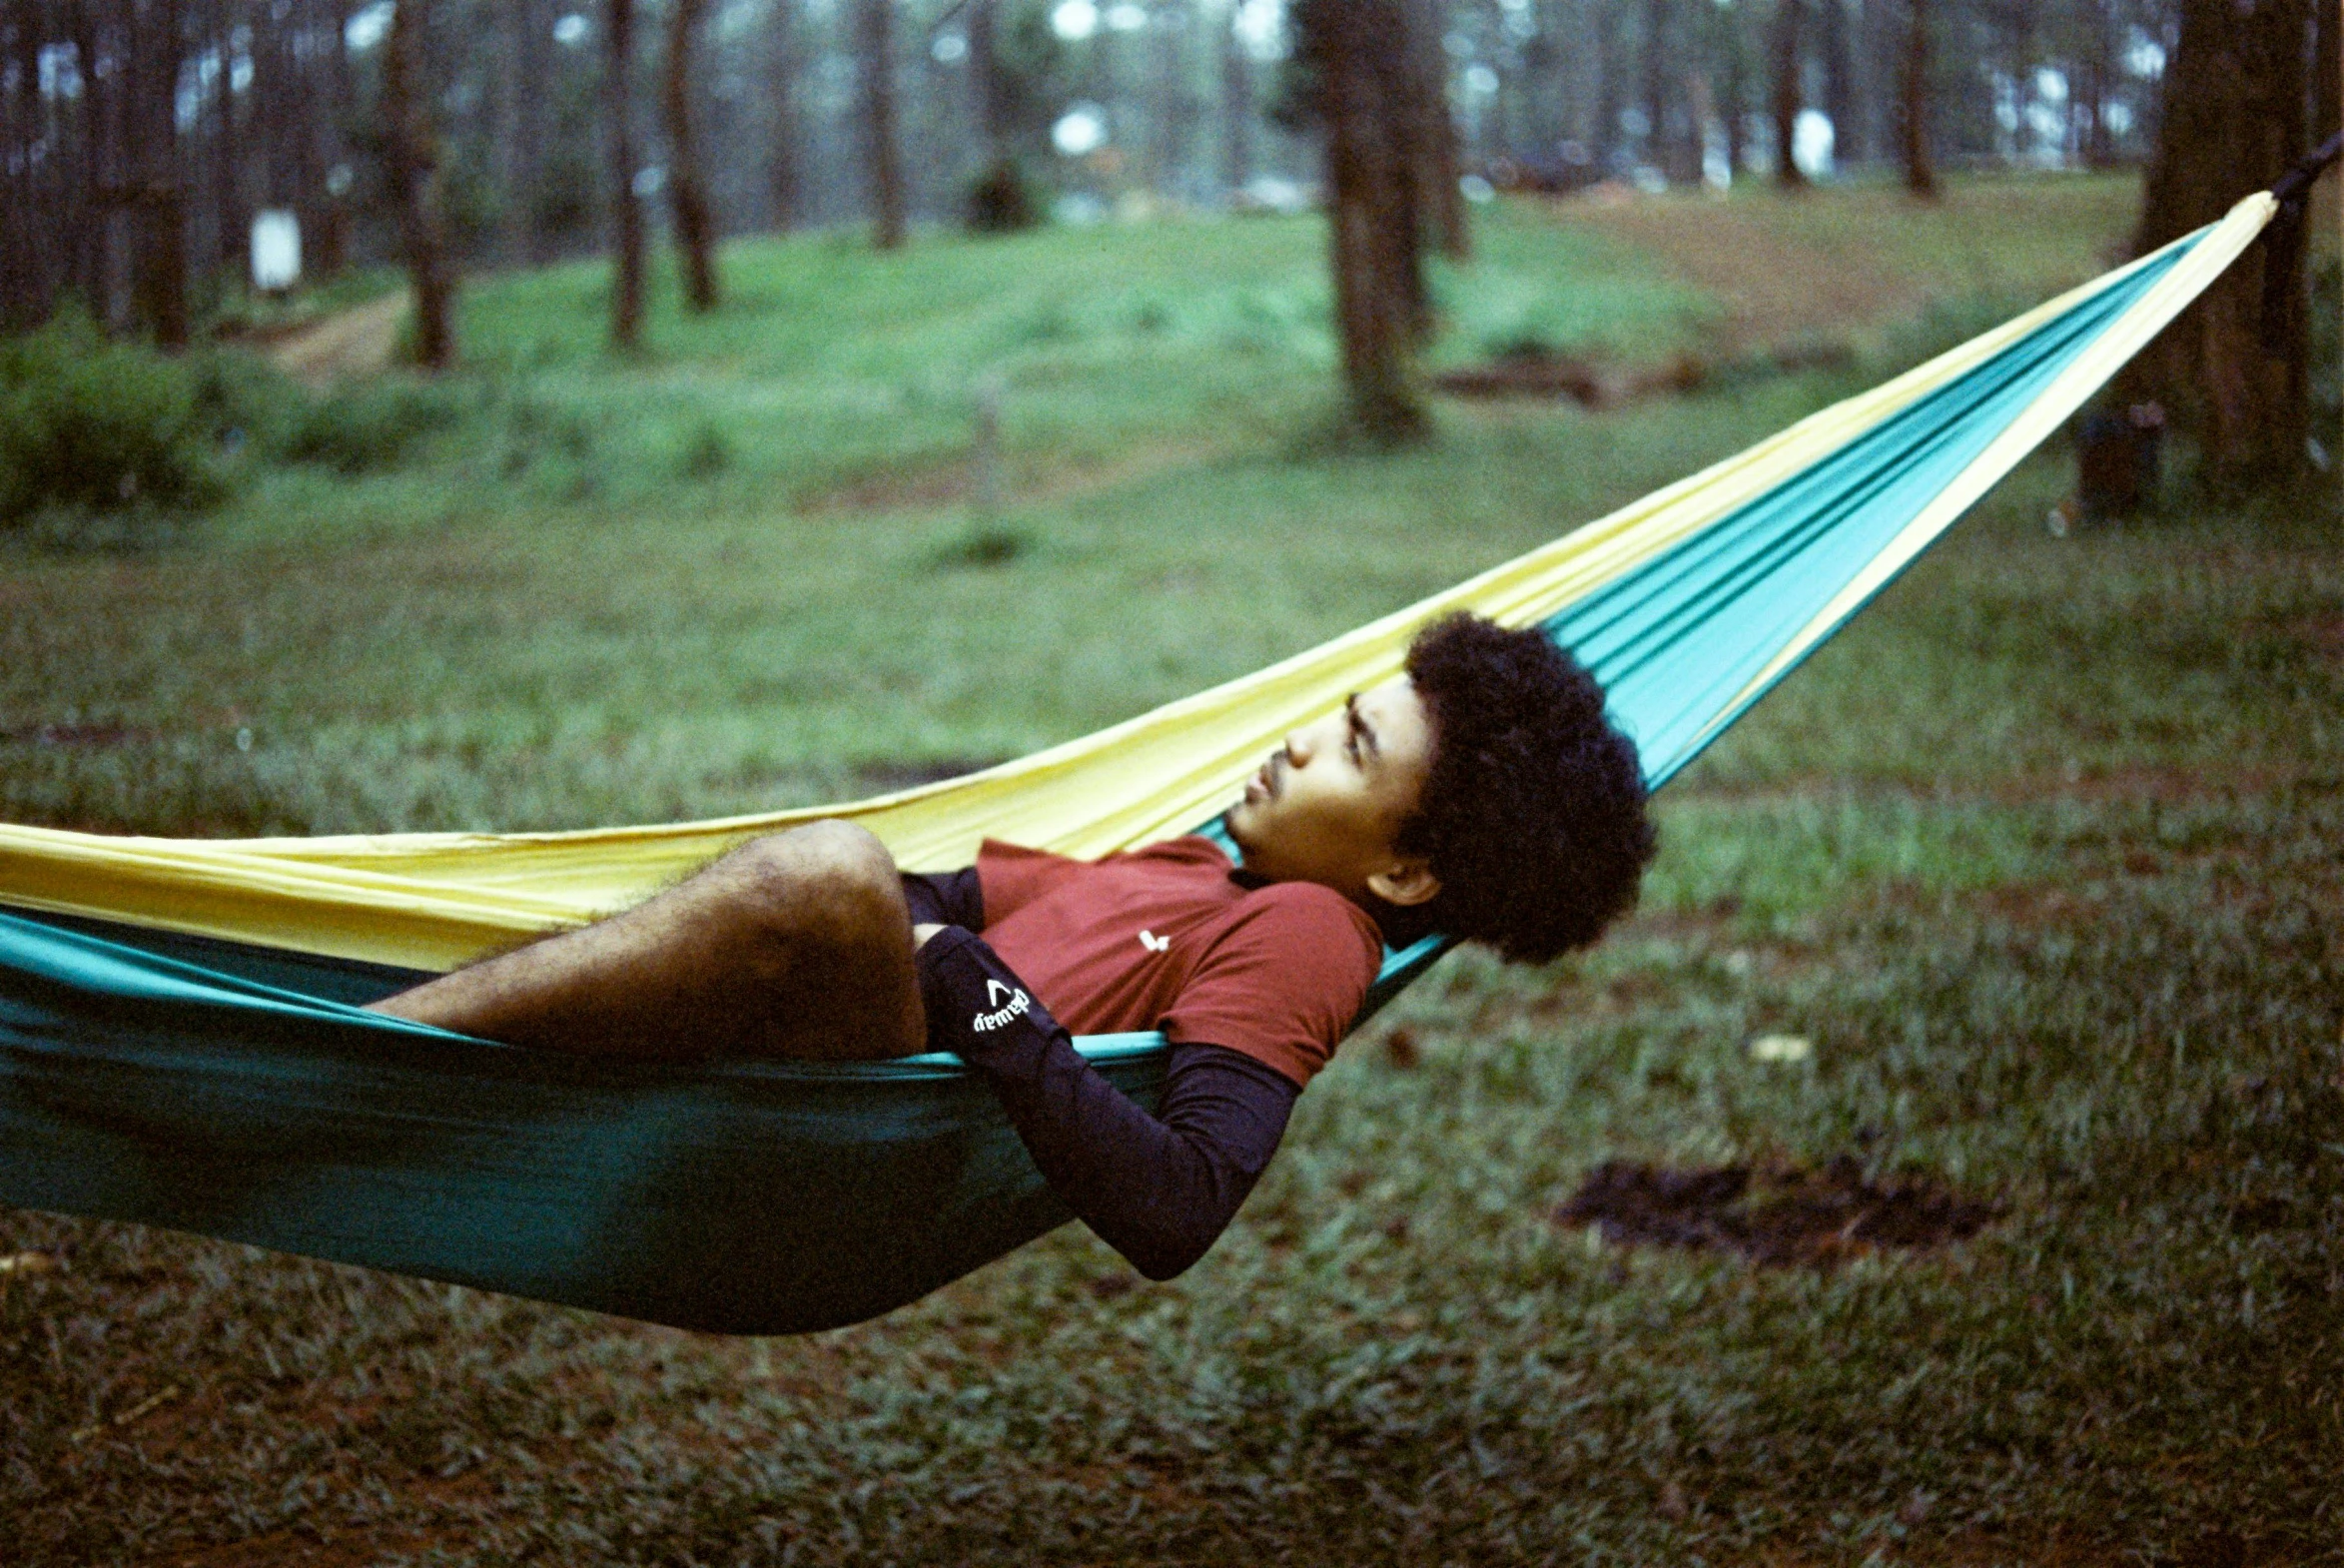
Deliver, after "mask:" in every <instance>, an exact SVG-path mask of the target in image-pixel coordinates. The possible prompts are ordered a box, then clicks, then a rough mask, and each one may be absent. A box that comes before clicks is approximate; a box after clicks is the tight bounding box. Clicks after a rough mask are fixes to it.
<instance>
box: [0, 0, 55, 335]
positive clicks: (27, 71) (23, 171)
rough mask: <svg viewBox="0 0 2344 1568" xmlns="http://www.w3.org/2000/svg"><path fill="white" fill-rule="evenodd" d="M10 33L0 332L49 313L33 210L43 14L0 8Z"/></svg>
mask: <svg viewBox="0 0 2344 1568" xmlns="http://www.w3.org/2000/svg"><path fill="white" fill-rule="evenodd" d="M0 26H4V27H5V28H6V29H7V33H8V57H9V58H10V60H11V61H12V63H13V64H14V65H15V67H16V80H15V84H14V86H13V88H12V89H11V90H10V92H9V94H8V98H7V103H6V107H5V114H4V115H0V159H4V160H5V167H0V202H5V203H6V204H7V211H6V212H0V332H20V331H22V330H24V329H25V328H28V327H31V326H33V325H34V324H35V323H37V322H38V321H40V320H41V319H42V318H43V317H45V316H47V315H48V314H49V275H50V267H49V258H48V257H47V256H46V255H45V254H44V248H43V246H42V244H41V240H40V237H39V236H38V234H37V233H36V230H35V225H34V224H33V223H32V222H31V221H30V220H31V217H32V215H33V214H34V213H36V212H39V211H41V210H42V209H43V208H44V207H45V206H46V202H45V200H44V197H45V194H46V193H45V192H44V190H43V186H44V185H46V183H47V182H46V181H45V180H44V179H43V178H42V174H43V171H42V168H41V165H40V164H39V163H38V162H37V161H36V160H35V158H34V156H33V148H34V147H35V146H36V145H37V144H38V143H39V142H41V141H42V140H43V137H44V134H45V132H46V130H47V126H46V124H45V118H46V117H45V114H44V108H43V104H42V99H41V46H42V44H43V43H45V42H46V41H47V40H46V39H45V38H44V37H43V19H42V13H41V12H40V10H39V9H38V8H37V7H36V6H35V5H34V4H33V3H32V0H16V3H15V4H14V5H11V6H9V7H8V8H7V9H6V10H5V11H0Z"/></svg>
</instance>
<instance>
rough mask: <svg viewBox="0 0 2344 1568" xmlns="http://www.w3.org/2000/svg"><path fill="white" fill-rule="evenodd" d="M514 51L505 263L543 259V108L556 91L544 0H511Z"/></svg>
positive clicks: (508, 79) (505, 163)
mask: <svg viewBox="0 0 2344 1568" xmlns="http://www.w3.org/2000/svg"><path fill="white" fill-rule="evenodd" d="M508 3H509V4H510V6H511V17H512V36H511V38H510V40H509V43H510V46H511V53H510V55H509V57H508V59H507V61H506V65H505V83H506V87H507V97H506V101H505V112H504V123H505V138H504V147H503V149H502V151H503V155H504V156H503V159H502V170H501V173H502V175H503V178H502V180H501V181H500V182H499V183H500V184H501V185H502V187H503V195H504V212H503V223H502V224H501V225H499V227H500V229H501V230H502V235H501V244H502V248H503V252H504V260H505V263H506V265H508V266H513V267H529V266H534V265H535V264H537V263H538V262H541V261H543V260H544V257H543V256H542V255H541V254H540V253H539V247H540V246H541V245H542V244H543V240H542V238H541V236H540V235H539V233H538V229H537V200H538V196H537V189H538V179H539V171H540V169H541V168H542V166H543V163H544V158H545V108H546V102H547V96H548V94H549V92H550V90H551V87H552V81H551V78H552V74H553V72H552V63H553V62H552V51H553V27H552V23H551V21H550V20H549V19H548V18H547V16H546V14H545V6H544V3H543V0H508Z"/></svg>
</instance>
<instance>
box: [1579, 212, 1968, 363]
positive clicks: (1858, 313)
mask: <svg viewBox="0 0 2344 1568" xmlns="http://www.w3.org/2000/svg"><path fill="white" fill-rule="evenodd" d="M1555 211H1556V213H1557V214H1558V216H1559V217H1560V218H1561V219H1562V221H1565V222H1569V223H1577V224H1584V225H1585V226H1587V227H1588V228H1590V229H1595V230H1598V231H1600V232H1602V233H1604V234H1608V235H1611V236H1613V237H1614V238H1616V239H1620V240H1624V241H1626V242H1628V243H1629V244H1631V245H1634V246H1636V247H1637V248H1638V249H1640V250H1643V251H1646V252H1648V253H1650V254H1651V255H1653V256H1656V257H1658V258H1660V260H1661V261H1662V262H1663V263H1664V264H1665V265H1666V266H1668V267H1669V269H1670V270H1671V271H1673V272H1675V273H1676V274H1677V275H1678V276H1679V277H1681V278H1682V279H1684V280H1685V281H1686V282H1687V283H1690V284H1692V285H1694V286H1695V287H1696V288H1699V289H1702V290H1704V291H1706V292H1708V293H1709V294H1712V295H1715V296H1716V297H1717V298H1718V299H1719V300H1721V301H1723V302H1724V303H1725V305H1726V308H1727V310H1728V312H1729V313H1730V314H1729V317H1728V323H1727V331H1726V338H1727V340H1728V342H1727V345H1726V347H1728V348H1730V349H1733V350H1738V351H1746V350H1751V349H1757V348H1762V347H1765V346H1769V345H1776V344H1784V343H1789V342H1792V341H1794V340H1798V339H1814V338H1832V337H1837V336H1839V335H1842V334H1845V333H1846V332H1847V331H1848V329H1849V328H1850V327H1852V326H1860V325H1863V324H1865V323H1869V322H1878V321H1885V320H1888V319H1890V318H1892V317H1896V316H1907V315H1911V314H1913V313H1914V312H1916V311H1919V310H1920V309H1921V308H1922V306H1923V305H1925V304H1926V303H1927V301H1928V292H1927V290H1926V289H1925V288H1924V287H1923V286H1922V284H1921V283H1920V282H1919V281H1917V280H1914V279H1910V278H1903V277H1899V276H1897V275H1896V274H1895V273H1892V272H1890V271H1888V270H1886V269H1884V268H1881V267H1879V266H1877V265H1875V264H1873V263H1871V262H1870V261H1868V260H1867V259H1866V258H1865V257H1864V256H1863V255H1862V254H1861V253H1858V252H1854V251H1850V250H1846V249H1839V248H1833V247H1828V246H1823V245H1818V244H1815V243H1813V242H1810V241H1804V240H1801V239H1798V238H1795V237H1793V236H1790V235H1786V234H1784V233H1782V232H1781V231H1780V230H1778V229H1776V228H1775V227H1774V226H1773V225H1771V224H1769V223H1767V222H1766V221H1765V219H1764V217H1763V216H1762V215H1761V214H1760V213H1757V212H1743V211H1736V210H1735V209H1733V208H1730V207H1726V206H1723V205H1720V204H1717V203H1710V202H1688V201H1622V202H1573V203H1570V204H1568V205H1558V206H1557V208H1556V209H1555Z"/></svg>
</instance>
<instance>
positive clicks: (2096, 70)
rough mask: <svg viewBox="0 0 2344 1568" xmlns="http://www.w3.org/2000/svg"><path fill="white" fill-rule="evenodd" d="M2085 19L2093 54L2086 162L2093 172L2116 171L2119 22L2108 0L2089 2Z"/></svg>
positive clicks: (2088, 72)
mask: <svg viewBox="0 0 2344 1568" xmlns="http://www.w3.org/2000/svg"><path fill="white" fill-rule="evenodd" d="M2084 20H2085V25H2086V26H2087V27H2088V29H2089V36H2088V37H2087V38H2086V39H2085V41H2084V42H2085V47H2086V48H2087V49H2088V50H2089V51H2090V53H2089V56H2088V58H2087V59H2086V60H2085V62H2084V69H2083V83H2084V88H2083V93H2082V95H2081V96H2082V98H2083V100H2084V103H2085V104H2086V106H2087V107H2088V109H2089V111H2090V116H2091V117H2090V119H2089V121H2088V122H2087V123H2086V124H2085V126H2084V135H2083V161H2084V163H2085V164H2086V165H2087V166H2088V167H2090V168H2093V169H2112V168H2114V167H2115V163H2116V139H2115V136H2114V135H2113V134H2112V133H2111V132H2110V131H2109V130H2108V94H2109V92H2110V91H2111V90H2112V89H2113V88H2114V86H2115V81H2116V19H2115V17H2114V16H2112V15H2111V14H2110V13H2109V5H2108V0H2087V10H2086V12H2085V18H2084Z"/></svg>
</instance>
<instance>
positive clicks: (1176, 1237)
mask: <svg viewBox="0 0 2344 1568" xmlns="http://www.w3.org/2000/svg"><path fill="white" fill-rule="evenodd" d="M919 967H920V977H921V996H922V1000H923V1003H924V1005H925V1006H926V1008H927V1011H928V1019H929V1039H930V1042H931V1044H932V1045H936V1046H939V1047H941V1048H943V1049H948V1050H951V1051H953V1052H955V1053H956V1054H958V1055H959V1056H961V1057H962V1058H963V1060H965V1061H967V1062H968V1063H969V1064H970V1065H971V1066H973V1067H975V1068H977V1069H978V1070H979V1071H980V1072H982V1073H984V1074H985V1076H986V1078H987V1080H988V1081H989V1082H990V1083H991V1084H992V1085H993V1087H994V1091H995V1093H996V1094H997V1095H999V1097H1000V1099H1001V1103H1002V1107H1003V1109H1004V1110H1005V1111H1007V1112H1008V1114H1009V1118H1010V1123H1011V1125H1012V1126H1013V1127H1015V1128H1016V1129H1017V1130H1018V1136H1019V1137H1020V1138H1021V1139H1023V1140H1024V1141H1025V1145H1026V1148H1027V1150H1028V1152H1029V1153H1031V1154H1032V1155H1033V1157H1034V1163H1035V1165H1036V1166H1037V1167H1039V1168H1040V1169H1041V1172H1042V1175H1043V1176H1044V1177H1045V1179H1047V1180H1048V1181H1049V1182H1050V1185H1051V1189H1052V1190H1053V1191H1055V1192H1057V1193H1058V1195H1059V1196H1060V1197H1061V1198H1062V1199H1064V1200H1065V1202H1066V1203H1067V1206H1068V1207H1070V1208H1072V1209H1073V1210H1074V1211H1075V1212H1076V1213H1077V1214H1078V1215H1079V1216H1081V1217H1082V1218H1083V1220H1084V1221H1085V1222H1087V1223H1088V1224H1089V1225H1090V1226H1091V1228H1092V1229H1093V1230H1095V1231H1097V1232H1098V1233H1099V1236H1100V1238H1101V1239H1102V1240H1104V1241H1106V1242H1107V1243H1108V1244H1109V1245H1110V1246H1113V1247H1114V1248H1115V1249H1116V1250H1117V1251H1119V1252H1121V1253H1123V1255H1124V1256H1125V1257H1127V1258H1129V1259H1130V1260H1131V1262H1132V1265H1133V1266H1134V1267H1135V1268H1137V1269H1139V1270H1140V1272H1142V1273H1143V1274H1146V1275H1147V1276H1148V1277H1149V1278H1151V1279H1169V1278H1171V1277H1172V1275H1174V1274H1177V1273H1179V1272H1180V1271H1181V1270H1183V1269H1185V1268H1186V1267H1187V1266H1188V1265H1189V1264H1191V1263H1193V1262H1195V1261H1196V1259H1197V1258H1199V1257H1201V1256H1203V1255H1204V1252H1205V1250H1206V1249H1207V1248H1209V1247H1210V1246H1211V1245H1212V1243H1213V1241H1214V1240H1215V1239H1216V1238H1218V1236H1219V1235H1220V1233H1221V1231H1222V1230H1223V1229H1225V1228H1226V1227H1227V1225H1228V1222H1229V1220H1230V1219H1231V1218H1233V1217H1234V1216H1235V1214H1236V1211H1237V1208H1238V1206H1239V1205H1240V1204H1242V1203H1243V1202H1244V1200H1245V1196H1246V1194H1247V1193H1248V1192H1250V1191H1251V1190H1252V1188H1253V1183H1254V1181H1255V1180H1256V1179H1257V1178H1258V1177H1259V1176H1260V1175H1261V1172H1262V1170H1263V1169H1264V1168H1265V1167H1266V1166H1267V1165H1268V1164H1269V1159H1270V1156H1271V1155H1272V1154H1274V1153H1275V1152H1276V1149H1277V1144H1278V1140H1279V1139H1280V1138H1281V1137H1282V1136H1283V1135H1284V1132H1285V1126H1286V1119H1287V1116H1288V1115H1289V1114H1290V1113H1291V1111H1292V1109H1293V1103H1294V1100H1295V1097H1296V1096H1297V1094H1298V1093H1299V1091H1297V1090H1296V1089H1295V1088H1294V1086H1293V1085H1292V1084H1291V1083H1290V1082H1288V1081H1287V1080H1286V1079H1285V1078H1283V1077H1282V1076H1280V1075H1279V1074H1278V1073H1276V1072H1275V1071H1274V1070H1272V1069H1270V1068H1268V1067H1265V1066H1263V1065H1262V1064H1260V1063H1258V1062H1255V1061H1254V1060H1253V1059H1251V1058H1250V1057H1245V1056H1241V1055H1239V1054H1238V1053H1236V1052H1234V1051H1228V1050H1224V1049H1222V1048H1221V1047H1218V1046H1210V1045H1183V1046H1177V1047H1174V1048H1173V1051H1172V1063H1171V1066H1170V1069H1169V1071H1168V1073H1167V1078H1166V1084H1165V1095H1164V1101H1163V1105H1162V1112H1161V1115H1160V1116H1150V1115H1149V1114H1148V1113H1147V1112H1146V1111H1144V1110H1142V1109H1141V1108H1140V1107H1139V1106H1138V1105H1136V1104H1135V1103H1134V1102H1133V1101H1131V1100H1130V1099H1128V1098H1127V1097H1126V1096H1124V1095H1123V1094H1122V1093H1121V1092H1120V1091H1118V1090H1117V1089H1116V1088H1115V1086H1114V1085H1112V1084H1110V1083H1109V1082H1108V1081H1107V1080H1106V1079H1105V1078H1104V1077H1102V1076H1101V1075H1100V1074H1099V1073H1098V1072H1096V1071H1095V1070H1094V1069H1093V1068H1092V1067H1091V1065H1090V1064H1089V1063H1087V1062H1085V1061H1084V1060H1083V1058H1082V1055H1081V1054H1080V1053H1079V1052H1077V1051H1076V1050H1075V1049H1074V1043H1073V1041H1072V1040H1071V1039H1070V1038H1069V1036H1068V1034H1067V1032H1066V1031H1065V1030H1064V1029H1063V1028H1061V1027H1059V1025H1058V1023H1057V1021H1056V1020H1055V1019H1053V1018H1052V1017H1051V1016H1050V1014H1049V1012H1048V1010H1046V1009H1045V1008H1043V1006H1042V1005H1041V1003H1040V1002H1039V1000H1037V999H1036V998H1034V997H1033V996H1032V995H1031V994H1030V992H1028V990H1027V989H1026V988H1025V986H1024V985H1023V984H1022V983H1021V982H1019V980H1018V978H1017V977H1016V976H1015V975H1014V974H1012V973H1011V972H1010V970H1009V969H1008V968H1007V966H1005V965H1003V964H1002V962H1001V960H1000V959H999V957H997V956H996V955H995V954H994V953H993V952H992V950H991V949H990V948H988V947H987V946H986V945H985V944H984V943H983V942H982V941H980V940H979V939H978V938H976V937H975V936H973V935H972V934H970V933H969V932H967V931H965V930H962V929H959V928H953V927H948V928H946V929H944V930H943V931H941V932H940V933H938V934H937V935H936V936H935V937H934V938H933V940H931V941H930V942H928V943H927V944H926V945H924V946H923V948H922V950H921V953H920V961H919Z"/></svg>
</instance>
